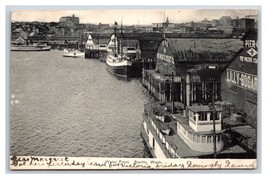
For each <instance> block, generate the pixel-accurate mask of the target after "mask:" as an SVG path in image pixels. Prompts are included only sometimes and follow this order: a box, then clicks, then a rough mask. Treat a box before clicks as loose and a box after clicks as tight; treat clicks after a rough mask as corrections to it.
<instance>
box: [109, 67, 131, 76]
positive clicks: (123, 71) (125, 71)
mask: <svg viewBox="0 0 267 179" xmlns="http://www.w3.org/2000/svg"><path fill="white" fill-rule="evenodd" d="M106 66H107V70H108V71H109V72H110V73H111V74H113V75H116V76H119V77H124V78H127V77H129V75H130V74H129V67H128V66H110V65H108V64H106Z"/></svg>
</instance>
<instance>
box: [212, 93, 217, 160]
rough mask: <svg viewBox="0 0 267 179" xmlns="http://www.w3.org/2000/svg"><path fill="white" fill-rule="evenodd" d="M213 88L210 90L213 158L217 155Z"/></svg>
mask: <svg viewBox="0 0 267 179" xmlns="http://www.w3.org/2000/svg"><path fill="white" fill-rule="evenodd" d="M214 93H215V91H214V89H213V90H212V118H213V149H214V158H216V157H217V151H216V150H217V149H216V129H215V103H214V96H215V95H214Z"/></svg>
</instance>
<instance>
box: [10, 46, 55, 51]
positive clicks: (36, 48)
mask: <svg viewBox="0 0 267 179" xmlns="http://www.w3.org/2000/svg"><path fill="white" fill-rule="evenodd" d="M50 49H51V46H47V45H12V46H11V51H50Z"/></svg>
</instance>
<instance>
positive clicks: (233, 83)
mask: <svg viewBox="0 0 267 179" xmlns="http://www.w3.org/2000/svg"><path fill="white" fill-rule="evenodd" d="M242 40H243V48H242V49H241V50H240V51H239V52H238V53H237V54H236V55H235V56H234V57H233V58H232V59H231V60H230V61H229V63H228V64H227V65H226V66H225V68H224V69H223V70H222V73H221V86H222V87H221V95H222V100H224V101H230V102H231V103H232V104H233V105H234V106H235V113H237V114H239V115H240V116H242V118H243V119H244V125H243V126H235V127H232V128H231V129H232V130H233V131H235V132H236V133H237V138H238V139H239V141H240V145H241V146H243V147H244V148H246V150H248V151H249V153H250V155H255V156H256V150H257V147H256V143H257V137H256V131H257V130H256V129H257V101H258V100H257V98H258V94H257V91H258V73H257V72H258V35H257V32H256V31H255V30H251V31H250V33H247V34H246V35H245V36H244V37H243V39H242Z"/></svg>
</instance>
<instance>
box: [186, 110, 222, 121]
mask: <svg viewBox="0 0 267 179" xmlns="http://www.w3.org/2000/svg"><path fill="white" fill-rule="evenodd" d="M197 114H198V120H199V121H208V115H209V116H210V120H211V121H212V120H213V113H212V112H209V113H206V112H201V113H197ZM197 114H194V113H193V112H192V111H189V118H190V119H194V121H196V120H197V117H196V115H197ZM214 117H215V120H219V119H220V113H219V112H214Z"/></svg>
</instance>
